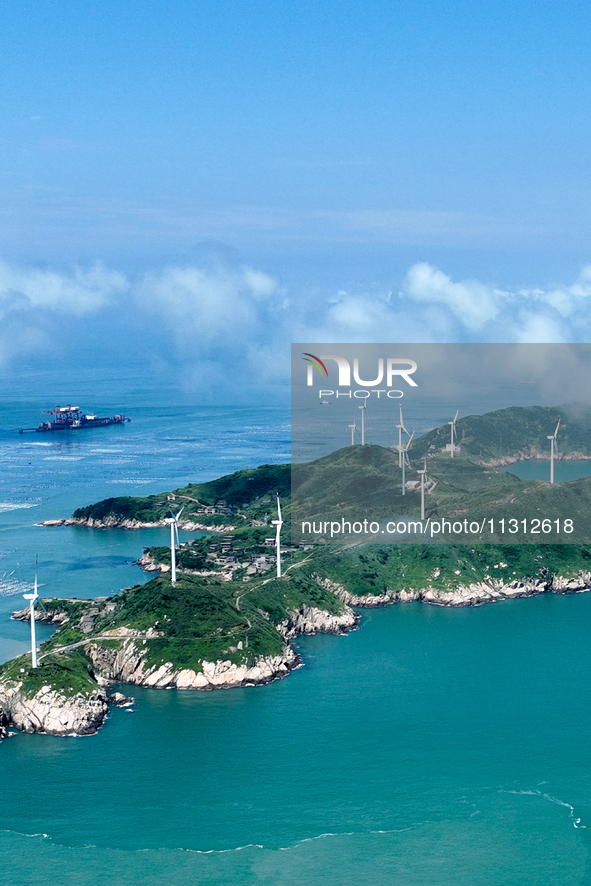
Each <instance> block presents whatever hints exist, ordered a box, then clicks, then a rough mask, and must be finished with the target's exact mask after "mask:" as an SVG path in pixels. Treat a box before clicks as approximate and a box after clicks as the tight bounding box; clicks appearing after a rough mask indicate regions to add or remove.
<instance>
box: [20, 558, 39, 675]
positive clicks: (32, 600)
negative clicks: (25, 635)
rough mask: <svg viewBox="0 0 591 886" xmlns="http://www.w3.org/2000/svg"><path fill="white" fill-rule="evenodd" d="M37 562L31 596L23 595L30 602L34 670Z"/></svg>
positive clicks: (37, 595)
mask: <svg viewBox="0 0 591 886" xmlns="http://www.w3.org/2000/svg"><path fill="white" fill-rule="evenodd" d="M37 562H38V561H37V560H35V586H34V589H33V593H32V594H23V597H24V598H25V600H30V603H29V618H30V619H31V664H32V666H33V667H34V668H36V667H37V666H38V665H37V639H36V637H35V603H36V602H37V600H38V599H39V593H38V591H37Z"/></svg>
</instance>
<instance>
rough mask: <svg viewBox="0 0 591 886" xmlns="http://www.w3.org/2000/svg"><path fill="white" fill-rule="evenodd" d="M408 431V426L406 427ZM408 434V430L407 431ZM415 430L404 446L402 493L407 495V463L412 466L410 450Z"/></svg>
mask: <svg viewBox="0 0 591 886" xmlns="http://www.w3.org/2000/svg"><path fill="white" fill-rule="evenodd" d="M404 430H405V431H406V428H405V429H404ZM406 433H407V434H408V431H406ZM414 435H415V432H414V431H413V432H412V434H411V435H410V437H409V438H408V442H407V444H406V446H403V447H402V494H403V495H406V465H407V464H408V466H409V467H410V459H409V457H408V450H409V447H410V444H411V443H412V438H413V437H414Z"/></svg>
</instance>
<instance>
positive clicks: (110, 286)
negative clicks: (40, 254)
mask: <svg viewBox="0 0 591 886" xmlns="http://www.w3.org/2000/svg"><path fill="white" fill-rule="evenodd" d="M128 288H129V286H128V283H127V281H126V280H125V277H123V275H122V274H120V273H118V272H117V271H112V270H109V269H108V268H105V266H104V265H102V264H96V265H94V267H92V268H91V269H90V270H89V271H82V270H81V269H80V268H73V270H72V271H71V272H70V273H69V274H63V273H59V272H57V271H51V270H38V269H36V268H27V269H21V268H15V267H12V266H11V265H9V264H7V263H6V262H0V311H2V313H3V314H6V313H7V312H8V313H9V312H12V311H23V310H32V309H46V308H49V309H51V310H52V311H56V312H59V313H62V312H63V313H68V314H74V315H76V316H82V315H84V314H88V313H91V312H93V311H97V310H99V309H100V308H103V307H105V306H106V305H107V304H109V302H110V301H111V300H112V299H113V298H114V297H116V296H119V295H121V294H122V293H124V292H126V291H127V289H128Z"/></svg>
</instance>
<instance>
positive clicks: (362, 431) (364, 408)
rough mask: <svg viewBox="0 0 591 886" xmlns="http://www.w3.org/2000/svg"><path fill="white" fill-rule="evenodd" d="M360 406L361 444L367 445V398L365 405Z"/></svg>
mask: <svg viewBox="0 0 591 886" xmlns="http://www.w3.org/2000/svg"><path fill="white" fill-rule="evenodd" d="M359 408H360V409H361V445H362V446H365V410H366V409H367V402H366V400H364V401H363V405H362V406H360V407H359Z"/></svg>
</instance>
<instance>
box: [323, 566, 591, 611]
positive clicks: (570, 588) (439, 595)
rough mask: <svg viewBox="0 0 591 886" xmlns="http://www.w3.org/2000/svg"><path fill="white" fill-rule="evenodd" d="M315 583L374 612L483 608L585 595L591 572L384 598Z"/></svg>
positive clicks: (425, 590)
mask: <svg viewBox="0 0 591 886" xmlns="http://www.w3.org/2000/svg"><path fill="white" fill-rule="evenodd" d="M314 579H315V581H316V582H317V583H318V584H319V585H320V586H321V587H323V588H324V589H325V590H327V591H330V592H331V593H332V594H334V595H335V596H336V597H338V598H339V600H341V601H342V602H343V603H345V604H347V605H348V606H361V607H365V608H374V607H377V606H388V605H390V604H392V603H414V602H419V601H420V602H421V603H430V604H431V605H434V606H451V607H458V606H482V605H483V604H484V603H495V602H498V601H500V600H514V599H517V598H518V597H533V596H535V595H537V594H546V593H553V594H582V593H584V592H585V591H589V590H591V572H579V573H578V574H577V576H576V577H575V578H571V579H568V578H563V577H562V576H560V575H558V576H556V575H553V576H548V577H540V578H537V579H529V580H523V579H521V580H516V581H512V582H509V583H505V582H504V581H503V579H494V578H492V577H491V578H490V579H488V580H487V581H477V582H473V583H471V584H468V585H459V586H458V587H457V588H454V589H453V590H451V591H445V590H441V589H440V588H434V587H430V586H428V587H426V588H420V589H419V590H408V591H407V590H405V589H404V588H403V589H402V590H398V591H397V590H390V589H389V588H387V589H386V590H385V591H384V593H383V594H374V595H371V594H370V595H366V596H364V597H359V596H357V595H356V594H352V593H350V591H348V590H347V589H346V588H345V587H344V586H343V585H341V584H339V583H338V582H335V581H332V580H331V579H329V578H321V577H320V576H319V575H315V576H314Z"/></svg>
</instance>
